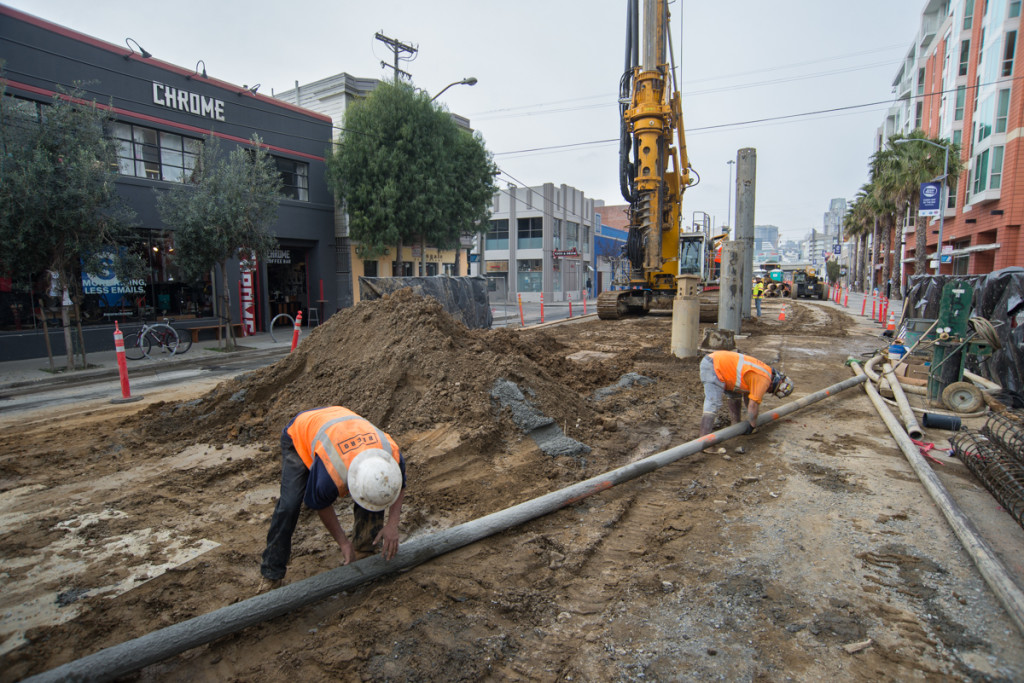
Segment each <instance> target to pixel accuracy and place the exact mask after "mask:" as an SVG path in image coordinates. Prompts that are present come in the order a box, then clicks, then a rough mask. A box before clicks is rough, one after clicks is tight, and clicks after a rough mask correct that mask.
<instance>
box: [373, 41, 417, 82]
mask: <svg viewBox="0 0 1024 683" xmlns="http://www.w3.org/2000/svg"><path fill="white" fill-rule="evenodd" d="M373 37H374V38H376V39H377V40H379V41H380V42H382V43H384V44H385V45H387V46H388V49H389V50H391V52H393V53H394V55H395V63H394V64H388V63H387V62H385V61H383V60H382V61H381V63H380V65H381V66H382V67H385V68H391V69H394V70H395V82H396V83H397V82H398V77H399V76H405V77H406V78H408V79H409V80H412V74H411V73H409V72H408V71H402V69H400V68H399V66H398V63H399V62H400V61H401V60H403V59H404V60H406V61H412V59H414V57H415V55H416V53H417V52H419V48H417V47H415V46H413V45H406V44H405V43H403V42H401V41H399V40H396V39H395V38H388V37H387V36H386V35H384V34H383V33H382V32H380V31H378V32H377V33H376V34H375V35H374V36H373ZM405 54H408V55H409V56H408V57H403V56H402V55H405Z"/></svg>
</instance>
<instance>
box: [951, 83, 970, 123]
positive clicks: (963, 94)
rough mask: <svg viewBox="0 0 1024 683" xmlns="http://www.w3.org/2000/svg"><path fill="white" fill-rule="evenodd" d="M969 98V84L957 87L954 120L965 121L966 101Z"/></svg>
mask: <svg viewBox="0 0 1024 683" xmlns="http://www.w3.org/2000/svg"><path fill="white" fill-rule="evenodd" d="M966 99H967V86H965V85H960V86H957V89H956V105H955V109H954V110H953V120H954V121H963V120H964V103H965V101H966Z"/></svg>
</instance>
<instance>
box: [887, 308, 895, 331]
mask: <svg viewBox="0 0 1024 683" xmlns="http://www.w3.org/2000/svg"><path fill="white" fill-rule="evenodd" d="M885 329H887V330H893V331H895V330H896V314H895V313H892V312H890V313H889V322H888V323H886V325H885Z"/></svg>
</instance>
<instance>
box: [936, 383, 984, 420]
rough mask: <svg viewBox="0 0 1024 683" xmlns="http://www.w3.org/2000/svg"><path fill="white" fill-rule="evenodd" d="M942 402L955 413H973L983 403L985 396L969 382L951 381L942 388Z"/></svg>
mask: <svg viewBox="0 0 1024 683" xmlns="http://www.w3.org/2000/svg"><path fill="white" fill-rule="evenodd" d="M942 404H943V405H944V406H946V407H947V408H949V409H950V410H952V411H954V412H957V413H975V412H977V411H979V410H981V408H982V406H984V405H985V398H984V397H983V396H982V395H981V389H979V388H978V387H976V386H974V385H973V384H971V383H970V382H953V383H952V384H950V385H949V386H948V387H946V388H945V389H943V390H942Z"/></svg>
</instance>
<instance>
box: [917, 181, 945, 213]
mask: <svg viewBox="0 0 1024 683" xmlns="http://www.w3.org/2000/svg"><path fill="white" fill-rule="evenodd" d="M941 198H942V186H941V185H940V184H939V183H921V202H920V203H919V204H918V207H917V215H918V216H938V215H939V203H940V201H941Z"/></svg>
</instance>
